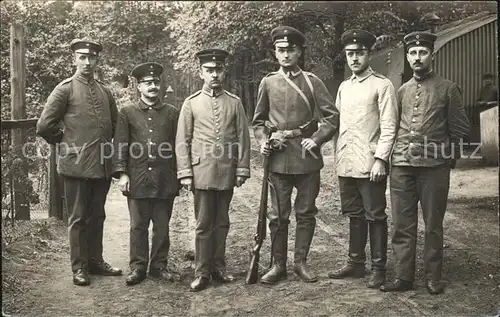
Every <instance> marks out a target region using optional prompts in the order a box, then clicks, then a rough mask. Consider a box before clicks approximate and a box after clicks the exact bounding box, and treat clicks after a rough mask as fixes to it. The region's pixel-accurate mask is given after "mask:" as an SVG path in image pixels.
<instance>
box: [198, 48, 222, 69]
mask: <svg viewBox="0 0 500 317" xmlns="http://www.w3.org/2000/svg"><path fill="white" fill-rule="evenodd" d="M228 56H229V52H228V51H226V50H222V49H219V48H209V49H205V50H201V51H199V52H198V53H196V57H198V59H199V60H200V65H202V66H205V67H223V66H224V64H225V63H226V58H227V57H228Z"/></svg>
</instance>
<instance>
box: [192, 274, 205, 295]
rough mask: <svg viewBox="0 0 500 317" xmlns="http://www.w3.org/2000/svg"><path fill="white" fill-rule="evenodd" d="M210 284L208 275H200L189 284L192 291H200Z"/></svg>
mask: <svg viewBox="0 0 500 317" xmlns="http://www.w3.org/2000/svg"><path fill="white" fill-rule="evenodd" d="M208 285H210V279H209V278H208V277H207V276H198V277H197V278H195V279H194V281H193V282H191V284H190V285H189V290H190V291H191V292H199V291H202V290H204V289H206V288H207V287H208Z"/></svg>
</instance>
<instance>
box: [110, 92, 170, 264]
mask: <svg viewBox="0 0 500 317" xmlns="http://www.w3.org/2000/svg"><path fill="white" fill-rule="evenodd" d="M178 118H179V110H177V108H175V107H174V106H172V105H169V104H164V103H161V102H159V101H157V102H156V103H155V104H153V105H147V104H146V103H144V102H143V101H142V100H138V101H136V102H134V103H130V104H127V105H125V106H123V107H122V108H121V109H120V113H119V116H118V123H117V127H116V133H115V138H114V156H113V176H114V177H117V178H119V177H120V174H121V173H126V174H127V175H128V176H129V181H130V183H129V193H128V194H127V203H128V207H129V213H130V268H131V270H134V269H138V270H141V271H144V272H145V271H146V270H147V268H148V264H149V262H150V265H149V268H150V271H154V270H161V269H164V268H166V266H167V262H168V253H169V249H170V236H169V222H170V218H171V216H172V207H173V203H174V198H175V196H177V195H178V192H179V181H178V180H177V166H176V155H175V135H176V131H177V120H178ZM151 220H152V222H153V237H152V239H151V240H152V242H151V254H148V251H149V239H148V228H149V223H150V221H151Z"/></svg>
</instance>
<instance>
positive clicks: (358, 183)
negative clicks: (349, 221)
mask: <svg viewBox="0 0 500 317" xmlns="http://www.w3.org/2000/svg"><path fill="white" fill-rule="evenodd" d="M386 189H387V178H385V179H384V180H383V181H381V182H372V181H370V179H369V178H353V177H339V190H340V204H341V210H342V214H344V215H347V216H349V217H355V218H360V219H364V220H366V221H369V222H374V221H385V220H386V219H387V214H386V213H385V208H386V207H387V200H386V198H385V191H386Z"/></svg>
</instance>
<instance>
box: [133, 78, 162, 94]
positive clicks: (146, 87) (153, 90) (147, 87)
mask: <svg viewBox="0 0 500 317" xmlns="http://www.w3.org/2000/svg"><path fill="white" fill-rule="evenodd" d="M137 89H139V91H140V93H141V95H142V96H144V97H146V98H149V99H156V98H158V95H159V94H160V81H159V80H158V79H154V80H148V81H141V82H139V84H138V85H137Z"/></svg>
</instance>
